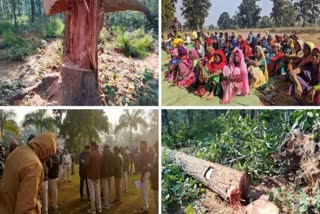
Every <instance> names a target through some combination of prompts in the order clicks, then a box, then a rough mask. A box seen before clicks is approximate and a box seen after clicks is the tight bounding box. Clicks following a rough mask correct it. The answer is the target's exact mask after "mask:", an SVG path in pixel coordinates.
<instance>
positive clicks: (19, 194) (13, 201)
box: [0, 133, 57, 214]
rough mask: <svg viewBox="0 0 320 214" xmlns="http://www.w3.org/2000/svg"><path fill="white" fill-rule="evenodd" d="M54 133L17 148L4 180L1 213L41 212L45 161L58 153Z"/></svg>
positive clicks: (1, 186) (0, 189)
mask: <svg viewBox="0 0 320 214" xmlns="http://www.w3.org/2000/svg"><path fill="white" fill-rule="evenodd" d="M56 149H57V143H56V138H55V136H54V134H52V133H45V134H41V135H39V136H37V137H36V138H34V139H32V140H31V141H29V142H28V143H27V144H26V145H24V146H21V147H19V148H17V149H15V150H14V151H13V152H12V153H11V154H10V155H9V156H8V157H7V160H6V166H5V169H4V173H3V178H2V179H1V183H0V212H1V214H13V213H41V204H40V197H41V186H42V181H43V166H42V163H43V162H45V161H47V160H48V159H49V158H50V157H51V156H52V155H54V154H55V153H56Z"/></svg>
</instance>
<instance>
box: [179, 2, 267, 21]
mask: <svg viewBox="0 0 320 214" xmlns="http://www.w3.org/2000/svg"><path fill="white" fill-rule="evenodd" d="M241 2H242V0H211V3H212V6H211V8H210V11H209V16H208V17H207V18H206V22H205V26H209V25H210V24H213V25H215V26H217V22H218V19H219V17H220V15H221V14H222V13H223V12H228V13H229V14H230V16H233V15H235V14H236V11H238V6H239V5H240V4H241ZM258 4H259V6H260V7H261V8H262V11H261V15H262V16H264V15H267V16H269V15H270V13H271V10H272V6H273V5H272V2H271V1H270V0H261V1H260V2H259V3H258ZM181 6H182V0H178V4H177V10H176V16H177V17H178V19H179V20H180V21H181V23H183V22H184V19H183V17H182V16H181V10H180V7H181Z"/></svg>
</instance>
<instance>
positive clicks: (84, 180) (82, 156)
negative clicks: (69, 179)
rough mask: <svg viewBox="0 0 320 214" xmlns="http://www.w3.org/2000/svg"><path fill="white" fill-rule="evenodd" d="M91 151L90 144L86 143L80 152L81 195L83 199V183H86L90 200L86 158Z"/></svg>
mask: <svg viewBox="0 0 320 214" xmlns="http://www.w3.org/2000/svg"><path fill="white" fill-rule="evenodd" d="M89 152H90V146H89V145H85V146H84V150H83V151H82V152H81V153H80V156H79V176H80V197H81V199H83V184H84V183H86V191H87V199H88V200H90V197H89V187H88V179H87V170H86V158H87V156H88V154H89Z"/></svg>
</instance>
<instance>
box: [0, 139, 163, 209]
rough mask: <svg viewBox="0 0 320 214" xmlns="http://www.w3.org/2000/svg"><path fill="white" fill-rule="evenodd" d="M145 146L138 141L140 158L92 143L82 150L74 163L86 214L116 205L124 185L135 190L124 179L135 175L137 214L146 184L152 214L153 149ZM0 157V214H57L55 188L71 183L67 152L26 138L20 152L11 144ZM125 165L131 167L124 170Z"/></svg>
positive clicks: (45, 141) (71, 163) (155, 172)
mask: <svg viewBox="0 0 320 214" xmlns="http://www.w3.org/2000/svg"><path fill="white" fill-rule="evenodd" d="M147 145H148V144H147V142H146V141H141V142H140V152H139V151H137V148H136V149H132V150H129V149H128V147H126V148H124V147H118V146H115V147H114V148H112V147H111V146H110V145H109V144H108V143H106V144H104V145H103V148H101V149H100V147H99V145H98V144H97V143H96V142H91V143H90V144H87V145H85V146H84V149H83V151H82V152H81V153H80V155H79V158H78V160H79V176H80V191H79V193H80V198H81V199H82V200H88V201H90V209H89V210H88V213H101V212H102V210H103V209H110V208H111V207H112V206H118V205H120V204H121V203H122V194H126V193H128V191H129V185H136V184H135V183H134V184H131V183H130V184H129V180H128V175H129V173H132V174H138V173H139V174H140V179H139V181H137V182H139V183H140V186H139V188H140V189H141V199H142V201H143V204H142V205H141V208H140V209H139V210H137V212H138V213H147V212H148V209H149V201H148V199H149V180H150V181H151V189H152V190H153V192H154V199H155V205H156V207H157V209H158V179H159V177H158V143H155V144H154V146H153V147H149V149H148V147H147ZM100 150H101V151H100ZM0 151H1V153H0V210H1V213H4V214H9V213H10V214H11V213H44V214H45V213H59V207H58V189H59V188H58V187H59V184H60V183H61V182H66V183H68V182H72V177H71V175H73V174H74V173H75V162H76V158H75V154H74V153H73V152H71V153H69V152H68V150H67V149H64V150H62V151H61V152H60V150H59V148H57V143H56V138H55V136H54V134H52V133H45V134H41V135H39V136H35V135H30V137H29V138H28V141H27V143H26V144H25V145H22V146H18V143H17V141H16V140H12V141H11V142H10V144H9V149H8V150H6V149H5V147H4V146H1V150H0ZM131 163H132V166H133V167H129V166H130V165H131ZM84 188H85V190H86V198H85V195H84ZM112 191H114V192H115V198H114V200H113V198H112ZM48 199H50V200H48ZM61 203H63V202H61Z"/></svg>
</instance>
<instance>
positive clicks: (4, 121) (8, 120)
mask: <svg viewBox="0 0 320 214" xmlns="http://www.w3.org/2000/svg"><path fill="white" fill-rule="evenodd" d="M15 116H16V113H15V112H14V111H5V110H0V134H1V136H0V137H1V139H0V140H1V141H2V140H3V136H4V133H5V132H6V131H8V132H11V133H13V134H14V135H16V136H19V131H20V129H19V126H18V124H17V123H16V122H15V121H14V120H13V118H14V117H15Z"/></svg>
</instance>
